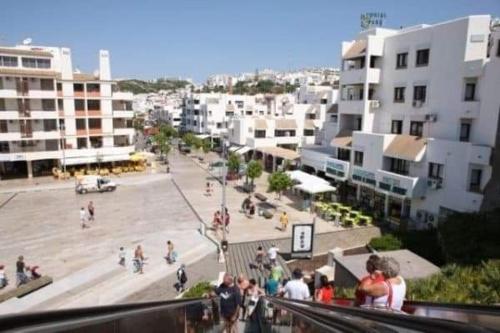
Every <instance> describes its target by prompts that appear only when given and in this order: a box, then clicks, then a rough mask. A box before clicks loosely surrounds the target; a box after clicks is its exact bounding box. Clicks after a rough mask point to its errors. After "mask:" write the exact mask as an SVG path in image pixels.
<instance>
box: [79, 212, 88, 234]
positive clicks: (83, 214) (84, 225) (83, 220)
mask: <svg viewBox="0 0 500 333" xmlns="http://www.w3.org/2000/svg"><path fill="white" fill-rule="evenodd" d="M80 225H81V226H82V229H85V228H88V226H87V212H86V211H85V207H82V208H80Z"/></svg>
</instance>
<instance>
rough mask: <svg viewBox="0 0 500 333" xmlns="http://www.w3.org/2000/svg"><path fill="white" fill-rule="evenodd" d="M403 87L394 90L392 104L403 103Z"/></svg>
mask: <svg viewBox="0 0 500 333" xmlns="http://www.w3.org/2000/svg"><path fill="white" fill-rule="evenodd" d="M405 90H406V88H405V87H396V88H394V103H404V102H405Z"/></svg>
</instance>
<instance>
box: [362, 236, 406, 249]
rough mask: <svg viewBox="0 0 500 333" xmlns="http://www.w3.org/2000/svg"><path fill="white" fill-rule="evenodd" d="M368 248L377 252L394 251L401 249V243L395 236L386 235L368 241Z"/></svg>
mask: <svg viewBox="0 0 500 333" xmlns="http://www.w3.org/2000/svg"><path fill="white" fill-rule="evenodd" d="M369 244H370V246H371V247H372V248H374V249H375V250H377V251H394V250H399V249H401V245H402V244H401V241H400V240H399V239H398V238H396V236H394V235H391V234H387V235H384V236H381V237H375V238H372V239H371V240H370V243H369Z"/></svg>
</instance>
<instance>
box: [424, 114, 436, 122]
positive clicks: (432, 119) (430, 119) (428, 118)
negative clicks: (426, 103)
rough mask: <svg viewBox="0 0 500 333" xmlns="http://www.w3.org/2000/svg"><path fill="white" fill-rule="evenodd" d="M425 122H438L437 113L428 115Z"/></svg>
mask: <svg viewBox="0 0 500 333" xmlns="http://www.w3.org/2000/svg"><path fill="white" fill-rule="evenodd" d="M425 121H428V122H431V123H435V122H436V121H437V114H435V113H429V114H426V115H425Z"/></svg>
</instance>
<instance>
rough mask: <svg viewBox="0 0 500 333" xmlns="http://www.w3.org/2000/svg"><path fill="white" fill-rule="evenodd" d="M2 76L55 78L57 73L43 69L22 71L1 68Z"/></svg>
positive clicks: (19, 69)
mask: <svg viewBox="0 0 500 333" xmlns="http://www.w3.org/2000/svg"><path fill="white" fill-rule="evenodd" d="M0 74H5V75H12V76H16V75H26V76H36V77H50V78H55V77H56V76H57V73H56V72H54V71H50V70H41V69H33V70H32V69H21V68H0Z"/></svg>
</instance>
